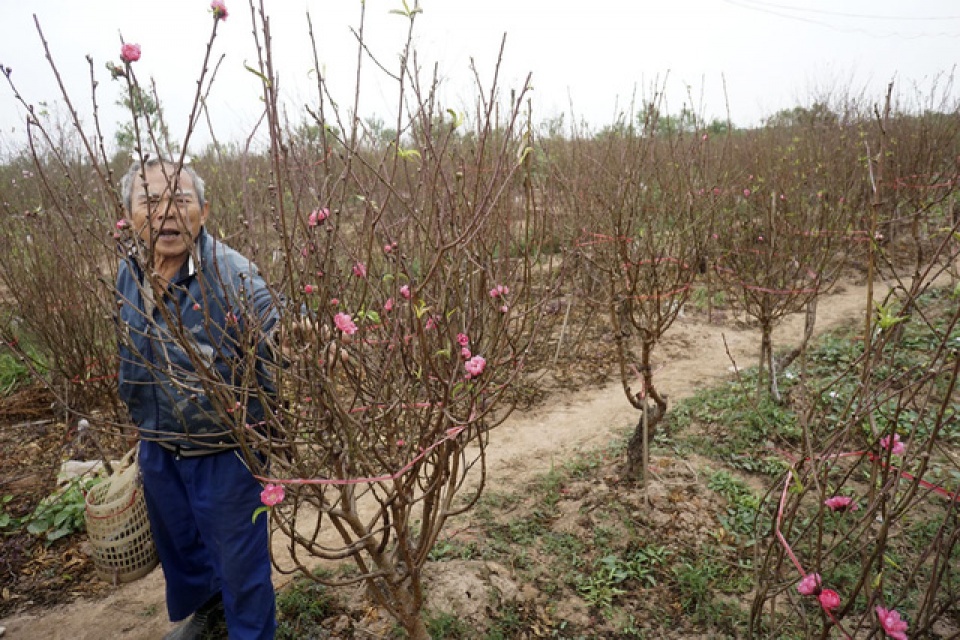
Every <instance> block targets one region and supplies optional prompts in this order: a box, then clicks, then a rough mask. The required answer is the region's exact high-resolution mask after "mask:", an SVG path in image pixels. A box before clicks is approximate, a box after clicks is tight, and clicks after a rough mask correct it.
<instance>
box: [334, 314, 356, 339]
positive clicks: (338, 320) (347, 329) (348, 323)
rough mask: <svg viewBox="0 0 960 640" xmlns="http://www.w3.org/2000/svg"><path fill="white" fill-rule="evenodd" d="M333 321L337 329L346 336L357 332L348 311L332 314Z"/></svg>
mask: <svg viewBox="0 0 960 640" xmlns="http://www.w3.org/2000/svg"><path fill="white" fill-rule="evenodd" d="M333 323H334V324H335V325H337V329H339V330H340V331H343V332H344V333H345V334H347V335H348V336H352V335H353V334H355V333H356V332H357V325H356V323H354V321H353V318H351V317H350V314H349V313H338V314H337V315H335V316H333Z"/></svg>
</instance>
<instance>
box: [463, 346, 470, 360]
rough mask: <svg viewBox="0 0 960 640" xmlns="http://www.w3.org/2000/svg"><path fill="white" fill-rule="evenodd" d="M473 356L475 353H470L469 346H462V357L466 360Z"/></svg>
mask: <svg viewBox="0 0 960 640" xmlns="http://www.w3.org/2000/svg"><path fill="white" fill-rule="evenodd" d="M472 356H473V354H472V353H470V349H469V348H467V347H461V348H460V357H461V358H463V359H464V360H469V359H470V358H471V357H472Z"/></svg>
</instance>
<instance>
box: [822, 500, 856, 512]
mask: <svg viewBox="0 0 960 640" xmlns="http://www.w3.org/2000/svg"><path fill="white" fill-rule="evenodd" d="M823 504H825V505H826V506H827V507H828V508H829V509H830V510H831V511H856V510H857V509H858V508H859V507H858V505H857V502H856V501H855V500H854V499H853V498H851V497H849V496H833V497H832V498H827V499H826V500H824V501H823Z"/></svg>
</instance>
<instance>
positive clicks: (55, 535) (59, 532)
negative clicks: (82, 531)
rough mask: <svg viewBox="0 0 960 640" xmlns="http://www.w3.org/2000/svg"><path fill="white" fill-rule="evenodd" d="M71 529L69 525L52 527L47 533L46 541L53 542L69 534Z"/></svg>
mask: <svg viewBox="0 0 960 640" xmlns="http://www.w3.org/2000/svg"><path fill="white" fill-rule="evenodd" d="M72 531H73V530H72V529H71V528H70V527H60V528H59V529H54V530H53V531H51V532H50V533H48V534H47V541H48V542H54V541H56V540H59V539H60V538H65V537H67V536H68V535H70V533H71V532H72Z"/></svg>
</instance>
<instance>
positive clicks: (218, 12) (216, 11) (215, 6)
mask: <svg viewBox="0 0 960 640" xmlns="http://www.w3.org/2000/svg"><path fill="white" fill-rule="evenodd" d="M210 11H212V12H213V17H214V18H215V19H217V20H226V19H227V16H228V15H229V14H228V13H227V5H225V4H224V3H223V0H213V2H211V3H210Z"/></svg>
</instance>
